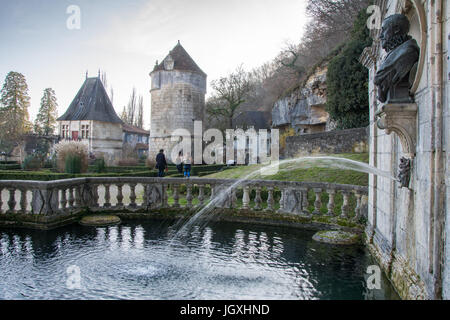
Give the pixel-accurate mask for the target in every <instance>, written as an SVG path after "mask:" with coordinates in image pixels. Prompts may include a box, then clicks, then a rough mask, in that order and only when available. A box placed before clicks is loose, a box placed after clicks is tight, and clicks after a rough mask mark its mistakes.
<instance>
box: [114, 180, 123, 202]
mask: <svg viewBox="0 0 450 320" xmlns="http://www.w3.org/2000/svg"><path fill="white" fill-rule="evenodd" d="M122 188H123V184H122V183H118V184H117V205H116V206H117V207H123V192H122Z"/></svg>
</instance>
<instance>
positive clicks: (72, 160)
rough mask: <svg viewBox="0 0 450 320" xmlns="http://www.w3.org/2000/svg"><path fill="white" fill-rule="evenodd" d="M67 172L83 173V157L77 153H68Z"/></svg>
mask: <svg viewBox="0 0 450 320" xmlns="http://www.w3.org/2000/svg"><path fill="white" fill-rule="evenodd" d="M64 172H65V173H81V157H80V156H79V155H76V154H68V155H67V157H66V159H65V169H64Z"/></svg>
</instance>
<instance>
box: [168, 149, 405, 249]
mask: <svg viewBox="0 0 450 320" xmlns="http://www.w3.org/2000/svg"><path fill="white" fill-rule="evenodd" d="M312 166H314V167H320V168H334V169H343V170H353V171H358V172H363V173H368V174H373V175H376V176H381V177H385V178H388V179H392V180H397V179H396V178H395V177H393V176H392V175H391V173H390V172H387V171H382V170H380V169H378V168H375V167H373V166H370V165H368V164H367V163H364V162H359V161H354V160H350V159H346V158H339V157H328V156H318V157H301V158H295V159H288V160H282V161H279V162H276V163H271V164H266V165H262V166H258V167H255V168H254V169H253V170H251V171H250V172H249V173H248V174H247V175H245V176H244V177H242V178H240V179H238V180H236V181H235V182H234V183H233V184H231V185H230V186H228V187H227V188H226V189H225V190H223V191H222V192H221V193H220V194H215V195H214V197H213V198H212V199H211V200H210V201H209V203H207V204H206V205H204V206H203V207H202V208H201V209H200V210H198V211H197V212H196V214H195V215H194V216H192V217H190V218H189V219H188V220H187V221H186V220H180V221H179V222H178V223H176V224H175V225H174V227H173V231H174V233H173V236H172V241H171V242H172V243H173V242H174V241H176V240H177V239H182V238H183V237H185V236H189V231H190V230H191V228H192V226H194V225H195V226H200V227H202V226H204V225H207V224H208V223H209V222H210V221H211V219H212V218H213V217H214V215H213V214H212V212H213V211H214V209H215V208H216V207H217V206H218V205H219V204H220V203H222V202H223V201H225V200H226V198H227V197H229V196H230V194H231V192H232V190H234V189H237V188H242V187H245V186H246V185H248V184H250V183H252V181H251V180H250V179H252V178H255V177H257V176H259V175H261V174H264V172H270V171H272V170H273V169H277V168H279V171H281V172H283V171H289V170H293V169H300V168H310V167H312Z"/></svg>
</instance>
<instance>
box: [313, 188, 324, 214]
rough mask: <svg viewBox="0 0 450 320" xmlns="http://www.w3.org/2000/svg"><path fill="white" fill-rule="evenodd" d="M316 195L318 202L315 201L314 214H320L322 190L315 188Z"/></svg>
mask: <svg viewBox="0 0 450 320" xmlns="http://www.w3.org/2000/svg"><path fill="white" fill-rule="evenodd" d="M313 190H314V193H315V195H316V200H315V201H314V212H313V214H320V208H322V199H321V196H322V191H323V190H322V189H320V188H314V189H313Z"/></svg>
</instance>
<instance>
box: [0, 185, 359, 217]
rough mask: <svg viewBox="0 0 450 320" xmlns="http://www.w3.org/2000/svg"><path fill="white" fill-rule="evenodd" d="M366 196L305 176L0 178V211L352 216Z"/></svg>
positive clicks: (353, 187)
mask: <svg viewBox="0 0 450 320" xmlns="http://www.w3.org/2000/svg"><path fill="white" fill-rule="evenodd" d="M5 195H7V196H6V197H5ZM2 196H3V198H2ZM338 199H339V201H338ZM366 199H367V187H361V186H353V185H339V184H329V183H310V182H287V181H271V180H246V181H241V182H239V181H237V180H218V179H202V178H192V179H189V180H187V179H180V178H162V179H161V178H140V177H136V178H122V177H121V178H80V179H69V180H58V181H49V182H38V181H6V180H0V215H2V214H25V215H44V216H58V215H66V214H74V213H79V212H82V211H83V210H88V211H90V212H119V211H121V212H124V211H126V212H137V211H139V212H150V211H155V210H158V209H170V208H173V209H174V210H175V209H178V210H179V209H184V210H195V209H198V208H200V207H203V206H204V205H209V206H211V207H214V208H230V209H238V210H239V209H240V210H252V211H262V210H264V211H268V212H278V213H283V214H296V215H327V216H341V217H344V218H352V219H357V218H359V217H360V216H363V215H366V213H367V212H366V211H367V205H366V203H365V202H366ZM338 202H339V203H342V205H341V206H340V207H337V205H336V203H338Z"/></svg>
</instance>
